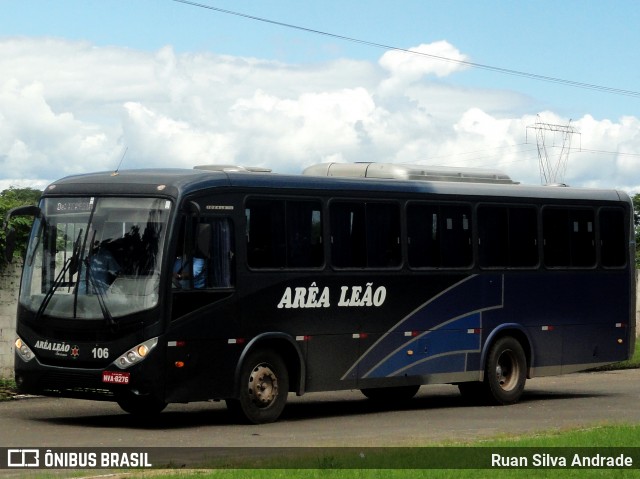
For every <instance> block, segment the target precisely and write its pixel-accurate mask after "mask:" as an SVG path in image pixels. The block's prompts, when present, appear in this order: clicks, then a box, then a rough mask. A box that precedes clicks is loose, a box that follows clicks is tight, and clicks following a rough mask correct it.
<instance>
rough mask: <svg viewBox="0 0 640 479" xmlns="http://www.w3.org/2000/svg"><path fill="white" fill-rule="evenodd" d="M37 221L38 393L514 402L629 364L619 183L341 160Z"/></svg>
mask: <svg viewBox="0 0 640 479" xmlns="http://www.w3.org/2000/svg"><path fill="white" fill-rule="evenodd" d="M18 214H29V215H33V216H34V218H35V220H34V224H33V228H32V233H31V237H30V240H29V244H28V248H27V252H26V257H25V259H24V271H23V276H22V283H21V290H20V296H19V304H18V312H17V336H18V339H17V340H16V344H15V346H16V347H15V351H16V359H15V378H16V383H17V385H18V387H19V389H20V390H21V391H22V392H24V393H32V394H41V395H55V396H64V397H74V398H86V399H93V400H109V401H117V402H118V404H119V405H120V406H121V407H122V408H123V409H124V410H125V411H128V412H130V413H134V414H141V415H148V414H152V413H158V412H160V411H162V409H163V408H164V407H165V406H166V405H167V404H169V403H184V402H191V401H205V400H225V401H226V403H227V406H228V409H229V410H230V411H231V412H232V413H234V414H235V415H236V417H238V418H239V419H241V420H243V421H249V422H252V423H264V422H270V421H275V420H276V419H277V418H278V417H279V416H280V414H281V412H282V410H283V408H284V407H285V403H286V400H287V396H288V393H290V392H291V393H295V394H297V395H302V394H305V393H308V392H313V391H326V390H341V389H342V390H344V389H359V390H361V391H362V392H363V393H364V394H365V396H367V397H368V398H371V399H372V400H377V401H387V402H388V403H389V404H393V403H394V402H397V401H401V400H407V399H410V398H411V397H413V395H414V394H415V393H416V392H417V390H418V388H419V387H420V386H422V385H426V384H433V383H449V384H457V385H458V386H459V389H460V392H461V393H462V394H463V395H466V396H468V397H469V398H471V399H472V400H476V401H482V402H491V403H496V404H511V403H514V402H516V401H518V399H519V398H520V397H521V395H522V392H523V389H524V386H525V381H526V379H527V378H532V377H537V376H549V375H558V374H564V373H569V372H574V371H579V370H584V369H588V368H593V367H595V366H599V365H604V364H607V363H612V362H616V361H621V360H624V359H627V358H629V357H630V355H631V354H632V352H633V347H634V339H635V276H634V275H635V271H634V260H633V258H634V255H635V244H634V234H633V226H632V221H633V210H632V204H631V201H630V199H629V197H628V196H627V195H626V194H625V193H623V192H620V191H615V190H595V189H582V188H570V187H556V186H554V187H543V186H539V187H532V186H523V185H520V184H517V183H515V182H513V181H512V180H511V179H510V178H509V177H507V176H506V175H503V174H501V173H498V172H487V171H484V170H453V169H442V168H427V167H415V166H411V167H407V166H402V165H389V164H376V163H372V164H355V165H335V164H324V165H318V166H314V167H311V168H309V169H308V170H306V171H305V174H303V175H291V176H289V175H278V174H273V173H270V172H268V171H263V170H260V169H243V168H239V167H228V168H225V167H212V168H207V167H197V168H195V169H193V170H177V169H175V170H174V169H168V170H136V171H122V172H118V173H96V174H88V175H81V176H73V177H68V178H64V179H61V180H59V181H56V182H55V183H53V184H52V185H50V186H49V187H48V188H47V189H46V191H45V192H44V194H43V196H42V199H41V201H40V204H39V206H38V207H37V208H36V207H27V208H22V209H17V210H15V211H13V212H11V213H10V215H9V216H12V215H18Z"/></svg>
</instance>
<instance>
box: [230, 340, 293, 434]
mask: <svg viewBox="0 0 640 479" xmlns="http://www.w3.org/2000/svg"><path fill="white" fill-rule="evenodd" d="M288 392H289V374H288V371H287V366H286V364H285V363H284V361H283V360H282V358H281V357H280V355H278V354H277V353H275V352H274V351H271V350H258V351H254V352H252V353H249V355H248V357H247V358H246V359H245V361H244V362H243V365H242V370H241V373H240V396H239V397H238V398H233V399H227V400H226V403H227V409H229V411H230V412H231V413H232V414H233V415H234V416H235V417H236V418H237V419H239V420H241V421H242V422H249V423H252V424H264V423H269V422H274V421H276V420H277V419H278V418H279V417H280V414H281V413H282V411H283V409H284V406H285V404H286V403H287V395H288Z"/></svg>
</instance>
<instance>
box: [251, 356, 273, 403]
mask: <svg viewBox="0 0 640 479" xmlns="http://www.w3.org/2000/svg"><path fill="white" fill-rule="evenodd" d="M249 397H250V398H251V402H252V403H253V404H255V405H256V406H258V407H260V408H266V407H269V406H270V405H271V404H273V402H274V401H275V400H276V398H277V397H278V377H277V376H276V375H275V373H274V372H273V370H272V369H271V367H269V365H268V364H259V365H258V366H256V367H255V368H254V369H253V371H251V375H250V376H249Z"/></svg>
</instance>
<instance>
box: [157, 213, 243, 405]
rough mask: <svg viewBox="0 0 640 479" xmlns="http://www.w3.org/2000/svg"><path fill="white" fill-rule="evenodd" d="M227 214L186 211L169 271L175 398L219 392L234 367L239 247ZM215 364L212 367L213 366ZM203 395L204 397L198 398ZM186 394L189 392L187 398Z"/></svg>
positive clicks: (171, 381)
mask: <svg viewBox="0 0 640 479" xmlns="http://www.w3.org/2000/svg"><path fill="white" fill-rule="evenodd" d="M232 226H233V223H232V221H231V219H230V218H229V217H226V216H204V215H203V216H199V215H196V216H189V215H184V216H183V218H182V219H181V222H180V228H179V231H178V241H177V246H176V250H175V255H174V260H173V264H172V269H171V271H170V274H171V297H172V301H171V304H172V309H171V321H172V324H171V330H170V333H169V336H168V338H167V340H168V343H167V344H168V348H167V367H168V371H169V374H168V375H167V388H168V395H169V399H170V400H171V401H181V400H198V399H206V398H208V397H210V396H211V395H212V394H213V393H214V391H219V388H220V385H221V384H229V383H230V379H229V378H223V377H221V376H220V375H221V374H223V372H224V371H231V370H233V368H232V367H231V366H229V367H225V364H226V363H225V361H230V360H229V358H228V356H229V355H228V354H225V351H226V347H227V342H228V338H229V337H234V336H235V331H234V328H235V320H236V318H237V308H236V306H235V304H234V301H232V296H233V294H234V292H235V269H234V259H235V245H234V235H233V227H232ZM214 364H215V365H216V367H212V365H214ZM194 394H200V395H202V396H203V397H202V398H200V397H194ZM183 395H185V396H183Z"/></svg>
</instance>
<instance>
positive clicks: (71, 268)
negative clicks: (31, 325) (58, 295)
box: [35, 229, 82, 320]
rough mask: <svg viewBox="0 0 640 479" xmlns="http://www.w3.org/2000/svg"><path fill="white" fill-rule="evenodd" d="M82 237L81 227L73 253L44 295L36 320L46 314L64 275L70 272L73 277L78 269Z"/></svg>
mask: <svg viewBox="0 0 640 479" xmlns="http://www.w3.org/2000/svg"><path fill="white" fill-rule="evenodd" d="M81 238H82V229H80V231H79V232H78V238H77V239H76V241H75V243H73V253H72V254H71V256H70V257H69V258H68V259H67V260H66V261H65V262H64V265H63V266H62V269H61V270H60V272H59V273H58V276H56V279H55V280H54V281H53V283H52V284H51V287H50V288H49V290H48V291H47V294H45V295H44V298H43V299H42V303H40V307H39V308H38V312H37V313H36V317H35V319H36V320H39V319H40V318H41V317H42V315H43V314H44V312H45V310H46V309H47V306H49V303H50V302H51V298H53V295H54V294H55V292H56V291H57V290H58V288H59V287H60V285H61V284H62V282H63V281H64V277H65V275H66V273H67V272H69V277H71V276H73V275H74V274H75V273H76V272H77V271H78V264H79V258H80V239H81Z"/></svg>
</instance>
